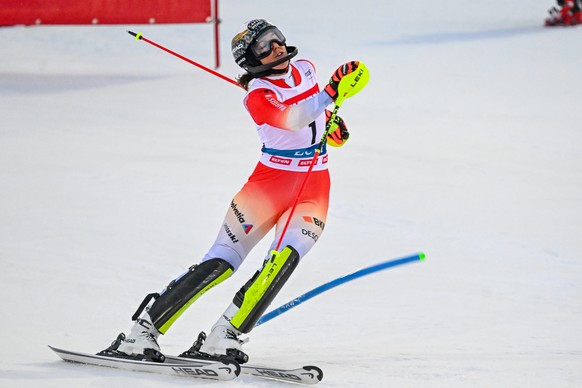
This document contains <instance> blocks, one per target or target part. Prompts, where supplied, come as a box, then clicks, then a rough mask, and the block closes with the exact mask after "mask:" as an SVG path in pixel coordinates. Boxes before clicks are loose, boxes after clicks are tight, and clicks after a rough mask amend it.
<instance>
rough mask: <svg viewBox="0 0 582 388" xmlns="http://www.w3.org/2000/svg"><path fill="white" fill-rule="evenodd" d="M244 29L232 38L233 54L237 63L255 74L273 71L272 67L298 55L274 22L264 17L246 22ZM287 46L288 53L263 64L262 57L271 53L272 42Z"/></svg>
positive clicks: (261, 74) (266, 73)
mask: <svg viewBox="0 0 582 388" xmlns="http://www.w3.org/2000/svg"><path fill="white" fill-rule="evenodd" d="M243 28H244V29H243V31H242V32H239V33H238V34H236V35H235V37H234V38H232V42H231V47H232V55H233V56H234V60H235V62H236V64H237V65H239V66H240V67H242V68H243V69H245V70H246V71H248V72H249V73H251V74H253V75H255V76H263V75H268V74H271V73H273V70H272V68H273V67H275V66H277V65H279V64H281V63H283V62H285V61H288V60H289V59H291V58H293V57H294V56H295V55H297V48H296V47H293V46H287V45H286V44H285V36H284V35H283V33H282V32H281V31H280V30H279V29H278V28H277V27H276V26H274V25H273V24H271V23H270V22H268V21H266V20H264V19H254V20H251V21H249V22H247V23H245V25H244V27H243ZM273 42H277V43H278V44H280V45H285V47H287V55H286V56H284V57H283V58H280V59H278V60H276V61H274V62H272V63H268V64H266V65H263V64H262V63H261V61H260V59H262V58H265V57H267V56H269V54H271V50H272V43H273Z"/></svg>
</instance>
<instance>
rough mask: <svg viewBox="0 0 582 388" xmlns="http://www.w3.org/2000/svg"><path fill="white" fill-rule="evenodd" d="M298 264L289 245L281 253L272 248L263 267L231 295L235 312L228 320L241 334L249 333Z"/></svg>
mask: <svg viewBox="0 0 582 388" xmlns="http://www.w3.org/2000/svg"><path fill="white" fill-rule="evenodd" d="M298 263H299V253H297V251H296V250H295V249H293V247H291V246H289V245H288V246H286V247H285V248H284V249H283V250H282V251H281V252H277V251H273V252H272V256H271V258H270V259H268V260H267V261H265V264H264V265H263V268H262V269H261V270H260V271H257V272H256V273H255V275H254V276H253V277H252V278H251V279H250V280H249V281H248V282H247V283H246V284H245V285H244V286H243V288H241V289H240V291H239V292H237V294H236V295H235V297H234V300H233V303H234V305H235V306H236V307H238V311H237V312H236V313H235V314H234V315H233V316H232V318H230V323H231V324H232V325H233V326H234V327H235V328H236V329H237V330H239V331H240V332H241V333H248V332H250V331H251V330H252V329H253V327H255V324H256V323H257V321H258V320H259V318H260V317H261V315H263V313H264V312H265V310H266V309H267V307H269V305H270V304H271V302H272V301H273V299H274V298H275V296H276V295H277V294H278V293H279V291H280V290H281V287H283V285H284V284H285V282H286V281H287V279H289V276H291V273H293V271H294V270H295V268H296V267H297V264H298Z"/></svg>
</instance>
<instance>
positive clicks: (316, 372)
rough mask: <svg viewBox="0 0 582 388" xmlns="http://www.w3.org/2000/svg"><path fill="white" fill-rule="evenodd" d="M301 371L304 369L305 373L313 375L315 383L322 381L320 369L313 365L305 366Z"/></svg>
mask: <svg viewBox="0 0 582 388" xmlns="http://www.w3.org/2000/svg"><path fill="white" fill-rule="evenodd" d="M303 369H305V370H306V371H309V372H311V373H314V375H315V378H316V379H317V381H321V380H322V379H323V371H322V370H321V368H319V367H317V366H313V365H305V366H304V367H303Z"/></svg>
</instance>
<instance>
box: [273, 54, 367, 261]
mask: <svg viewBox="0 0 582 388" xmlns="http://www.w3.org/2000/svg"><path fill="white" fill-rule="evenodd" d="M369 79H370V73H369V72H368V68H367V67H366V65H364V64H363V63H362V62H359V64H358V67H357V68H356V70H355V71H353V72H352V73H350V74H347V75H345V76H344V79H342V81H341V82H340V83H339V85H338V96H337V99H336V101H335V107H334V108H333V111H332V112H331V116H330V117H329V120H328V121H327V124H326V126H325V131H323V136H322V137H321V140H320V141H319V145H318V146H317V149H316V150H315V155H313V158H312V159H311V163H310V164H309V168H308V169H307V173H306V174H305V179H304V180H303V183H302V184H301V187H300V188H299V191H298V192H297V196H296V197H295V202H293V207H292V208H291V212H290V213H289V217H287V221H286V222H285V226H284V227H283V232H281V236H280V237H279V241H278V242H277V246H276V247H275V250H276V251H279V248H281V244H282V243H283V237H285V234H286V233H287V228H288V227H289V223H290V222H291V219H292V218H293V214H295V209H296V208H297V204H298V203H299V199H300V198H301V194H303V190H304V189H305V186H306V184H307V180H308V179H309V176H310V175H311V171H313V166H315V164H316V163H317V158H319V154H321V151H322V149H323V147H324V146H325V143H326V142H327V135H328V133H329V131H330V129H331V126H332V125H333V123H334V121H335V118H336V117H337V111H338V110H339V108H340V106H341V105H342V103H343V101H344V100H345V99H346V98H348V97H352V96H353V95H355V94H356V93H358V92H359V91H360V90H362V89H363V88H364V86H366V85H367V84H368V80H369Z"/></svg>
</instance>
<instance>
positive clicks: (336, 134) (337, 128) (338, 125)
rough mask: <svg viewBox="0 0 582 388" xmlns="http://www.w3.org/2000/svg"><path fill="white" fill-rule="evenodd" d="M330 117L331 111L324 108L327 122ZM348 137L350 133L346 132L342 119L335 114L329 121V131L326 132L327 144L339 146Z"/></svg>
mask: <svg viewBox="0 0 582 388" xmlns="http://www.w3.org/2000/svg"><path fill="white" fill-rule="evenodd" d="M330 118H331V111H329V110H327V109H326V110H325V122H326V123H328V122H329V119H330ZM349 138H350V133H349V132H348V127H347V126H346V123H345V122H344V120H343V119H342V118H341V117H339V116H337V115H336V116H335V120H334V121H333V122H332V123H331V127H330V129H329V133H328V134H327V144H329V145H330V146H332V147H341V146H343V145H344V144H345V143H346V141H348V139H349Z"/></svg>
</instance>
